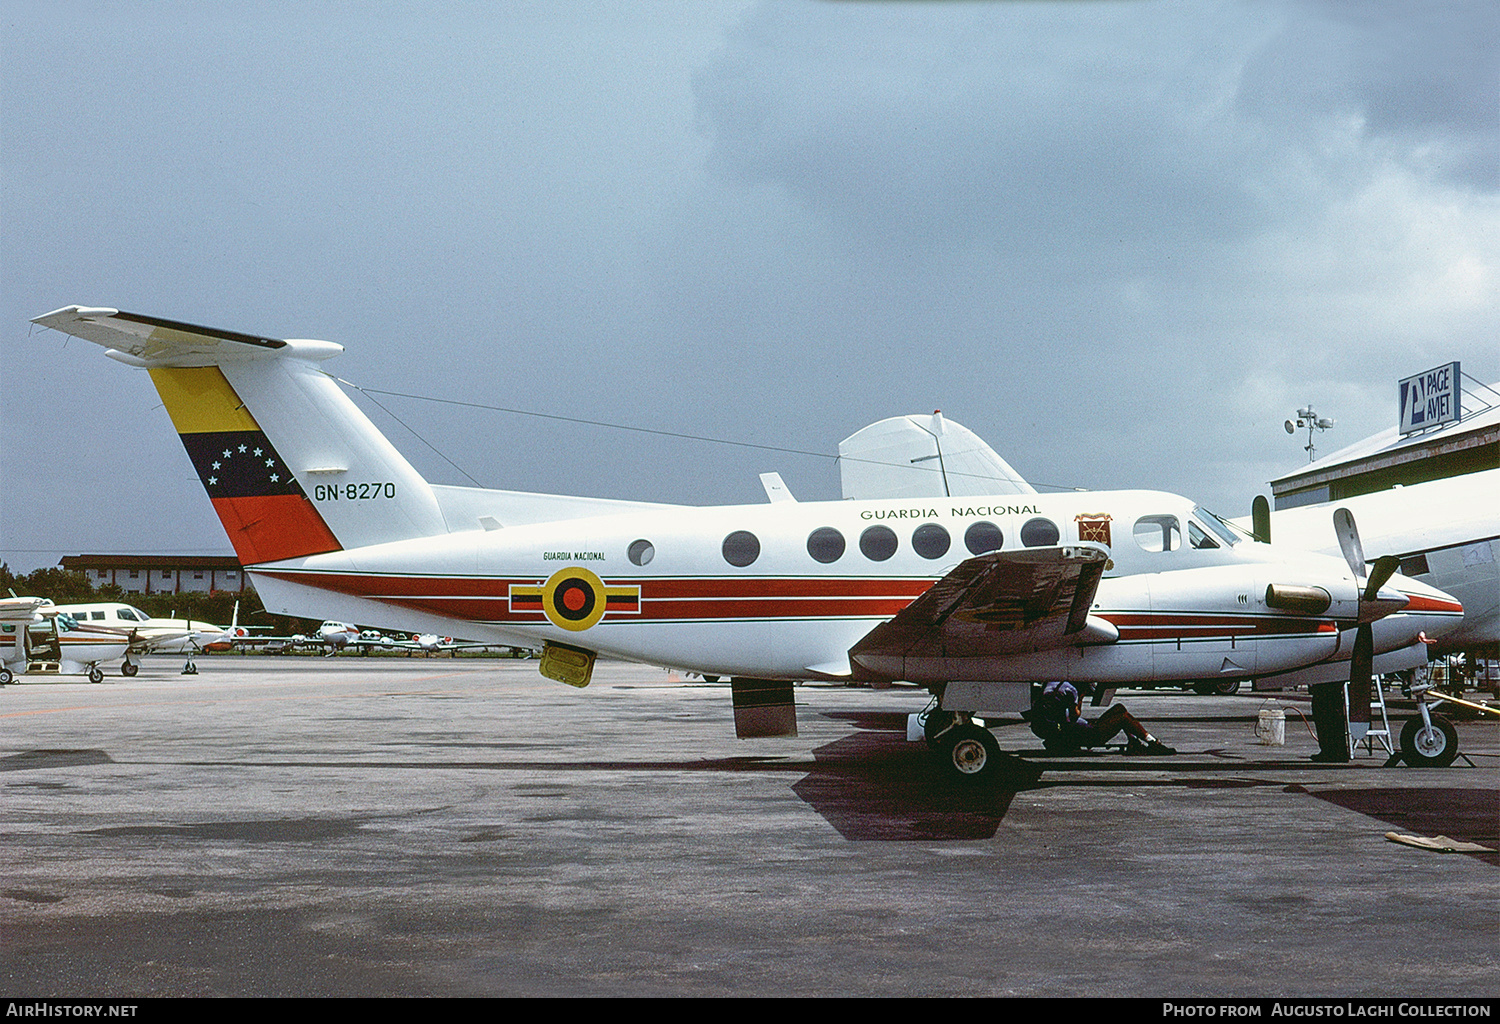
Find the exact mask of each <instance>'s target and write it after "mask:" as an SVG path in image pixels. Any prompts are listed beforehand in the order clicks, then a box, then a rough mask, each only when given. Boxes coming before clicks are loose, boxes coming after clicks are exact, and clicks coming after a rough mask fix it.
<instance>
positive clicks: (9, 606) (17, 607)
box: [0, 597, 52, 622]
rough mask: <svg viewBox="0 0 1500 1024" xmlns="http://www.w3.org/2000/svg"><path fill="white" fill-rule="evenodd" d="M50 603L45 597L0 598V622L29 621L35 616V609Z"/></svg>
mask: <svg viewBox="0 0 1500 1024" xmlns="http://www.w3.org/2000/svg"><path fill="white" fill-rule="evenodd" d="M51 603H52V602H51V601H49V600H47V599H46V598H45V597H6V598H0V622H31V621H32V620H33V619H35V618H36V613H37V609H39V608H45V607H46V606H47V605H50V604H51Z"/></svg>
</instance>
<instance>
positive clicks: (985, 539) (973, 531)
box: [964, 523, 1005, 555]
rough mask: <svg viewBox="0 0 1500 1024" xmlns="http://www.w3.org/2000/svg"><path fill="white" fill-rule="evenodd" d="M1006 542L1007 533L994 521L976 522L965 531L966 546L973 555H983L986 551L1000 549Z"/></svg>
mask: <svg viewBox="0 0 1500 1024" xmlns="http://www.w3.org/2000/svg"><path fill="white" fill-rule="evenodd" d="M1004 544H1005V535H1004V534H1002V533H1001V532H1000V527H998V526H996V525H995V524H994V523H974V524H973V525H971V526H970V527H969V528H968V529H967V530H965V531H964V547H966V548H968V549H969V554H971V555H982V554H984V553H985V552H986V551H999V550H1000V548H1001V547H1003V546H1004Z"/></svg>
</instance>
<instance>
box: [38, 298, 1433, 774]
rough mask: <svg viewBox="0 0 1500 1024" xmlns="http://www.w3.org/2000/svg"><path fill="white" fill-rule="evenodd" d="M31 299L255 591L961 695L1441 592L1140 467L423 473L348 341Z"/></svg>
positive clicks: (1236, 652) (591, 644)
mask: <svg viewBox="0 0 1500 1024" xmlns="http://www.w3.org/2000/svg"><path fill="white" fill-rule="evenodd" d="M36 322H37V323H40V324H43V325H44V326H48V327H54V328H56V329H58V330H62V331H65V332H67V333H69V334H73V335H76V336H78V337H82V338H85V339H87V340H89V341H93V342H95V343H97V344H100V345H102V346H104V347H105V348H106V349H108V350H109V351H108V354H109V355H110V356H111V357H112V358H114V359H116V360H118V361H120V362H123V363H126V364H127V365H131V366H136V367H141V368H145V369H147V370H148V371H149V372H150V374H151V377H152V380H153V382H154V383H155V385H156V387H157V390H158V392H159V393H160V395H161V396H162V399H163V402H164V404H165V406H166V408H167V411H168V413H169V414H170V415H171V417H172V420H173V423H174V424H175V425H176V427H177V429H178V433H179V436H180V437H181V438H182V441H183V445H184V447H185V449H186V451H187V453H188V456H189V458H190V460H191V461H192V463H193V466H194V469H195V470H196V471H197V473H198V474H199V476H200V479H201V480H202V482H203V485H204V488H205V490H206V491H207V493H208V495H209V497H210V499H211V500H212V502H213V504H214V507H215V509H216V511H217V512H218V514H219V516H220V519H221V521H222V522H223V524H224V527H225V530H226V533H227V534H228V536H229V538H230V540H231V542H232V543H233V545H234V547H235V550H236V553H237V554H238V556H239V558H240V561H241V562H242V563H243V564H244V565H245V566H246V567H247V569H248V570H249V571H250V572H251V574H252V577H253V579H254V581H255V585H256V588H257V590H258V591H259V592H260V595H261V597H262V599H263V601H264V603H265V606H266V608H267V610H269V611H275V612H281V613H284V614H291V615H298V616H308V617H313V616H316V617H323V616H327V615H336V616H338V617H339V618H341V619H344V620H347V621H349V622H366V623H379V624H381V625H382V626H390V627H395V628H401V629H405V630H409V631H412V632H419V633H427V632H430V633H437V634H441V635H452V636H463V637H466V638H468V639H471V640H475V641H492V642H494V643H497V644H503V645H507V646H515V647H533V648H535V647H547V648H549V649H551V650H554V651H558V650H565V649H567V648H572V649H573V650H574V651H575V652H577V653H580V654H582V655H592V654H603V655H609V656H613V657H618V658H624V659H629V660H634V661H639V662H645V663H649V664H655V665H663V666H670V667H674V668H680V669H685V670H690V671H697V672H700V673H703V674H705V675H718V676H725V675H727V676H730V677H732V678H734V679H736V680H751V681H753V680H772V681H787V680H807V679H829V678H834V679H856V680H864V681H868V682H870V683H873V684H875V685H885V684H889V683H892V682H897V681H905V682H910V683H915V684H918V685H921V686H924V687H928V688H930V689H931V690H932V691H933V692H934V693H935V694H938V695H940V696H941V699H942V703H943V706H944V708H946V709H950V710H954V711H956V712H959V713H961V714H968V713H970V712H975V711H980V710H1010V709H1014V708H1024V707H1025V706H1026V705H1027V703H1028V702H1029V687H1030V684H1031V683H1033V682H1039V681H1045V680H1053V679H1067V680H1073V681H1086V682H1100V683H1105V684H1112V685H1117V684H1128V683H1131V682H1156V681H1172V680H1198V679H1222V678H1233V679H1244V678H1260V677H1274V676H1276V675H1278V674H1280V673H1285V672H1290V671H1293V670H1297V669H1299V668H1304V667H1306V666H1310V665H1322V666H1330V667H1332V666H1338V665H1339V664H1340V663H1342V664H1343V665H1344V669H1342V671H1345V672H1347V670H1348V665H1349V662H1350V657H1351V648H1352V647H1353V646H1354V637H1355V635H1356V633H1357V632H1358V633H1359V635H1363V636H1370V637H1371V638H1372V640H1373V646H1374V650H1375V654H1376V659H1375V665H1376V667H1377V669H1379V670H1382V671H1383V670H1387V669H1388V667H1389V666H1388V665H1386V664H1382V662H1381V658H1385V659H1386V661H1387V662H1390V661H1391V660H1392V659H1394V660H1397V661H1402V660H1404V661H1407V662H1410V661H1412V659H1416V658H1420V659H1421V660H1424V661H1425V648H1424V645H1423V644H1422V641H1421V639H1420V637H1421V636H1422V634H1423V633H1426V635H1427V636H1429V637H1431V636H1433V635H1435V634H1440V633H1442V632H1443V631H1445V630H1447V629H1451V628H1452V627H1453V626H1455V625H1456V624H1457V622H1458V621H1459V619H1460V617H1461V615H1462V608H1461V606H1460V605H1459V603H1458V602H1456V601H1454V600H1453V599H1452V598H1451V597H1449V596H1448V595H1447V594H1444V593H1443V592H1441V591H1439V590H1437V589H1435V588H1433V587H1430V586H1427V585H1426V584H1423V583H1421V582H1419V581H1416V580H1412V579H1408V578H1405V577H1402V576H1399V575H1395V576H1391V577H1389V578H1388V579H1387V578H1386V577H1385V575H1384V573H1383V572H1379V573H1377V572H1373V571H1370V572H1367V571H1366V569H1365V567H1364V566H1363V564H1362V562H1359V563H1357V562H1356V561H1355V560H1352V559H1340V558H1331V557H1329V556H1326V555H1320V554H1314V553H1306V552H1301V551H1296V550H1292V549H1288V548H1285V547H1283V546H1281V545H1277V546H1276V547H1271V546H1268V545H1262V544H1258V543H1254V542H1251V541H1249V540H1248V539H1242V538H1240V537H1237V536H1236V535H1235V534H1234V532H1233V531H1232V530H1231V529H1230V528H1229V527H1228V526H1226V525H1224V524H1223V523H1222V522H1221V521H1220V520H1218V519H1217V518H1216V517H1212V516H1210V515H1208V514H1207V513H1205V512H1203V511H1201V510H1198V509H1196V508H1195V506H1194V505H1193V503H1192V502H1191V501H1189V500H1188V499H1186V498H1182V497H1179V496H1176V495H1172V494H1164V493H1160V492H1154V491H1118V492H1094V493H1076V492H1066V493H1061V494H1036V493H1007V494H1002V495H997V496H995V497H991V498H985V497H974V496H965V497H962V498H945V499H935V498H901V499H869V500H850V501H839V502H796V501H793V500H788V499H789V498H790V495H786V494H783V493H780V491H779V490H778V491H777V493H776V494H775V495H774V496H775V497H777V498H778V499H779V500H774V501H772V502H769V503H767V504H764V505H737V506H728V507H717V508H697V507H686V506H678V505H652V504H646V503H636V502H625V501H611V500H603V499H590V498H574V497H566V496H557V495H539V494H527V493H524V492H512V491H490V490H483V489H477V488H456V487H447V486H442V485H434V484H430V483H428V482H427V481H426V480H424V479H423V478H422V477H421V476H420V475H419V474H418V473H417V472H416V471H415V469H414V468H413V467H412V466H411V465H410V463H408V462H407V461H406V460H405V459H404V458H403V457H402V456H401V455H400V454H399V452H397V451H396V449H395V448H394V447H393V446H392V445H391V444H390V442H389V441H387V440H386V438H385V437H384V436H383V435H381V434H380V432H379V431H378V430H376V428H375V427H374V425H373V424H372V423H370V421H369V419H368V418H367V417H365V415H364V414H363V413H362V412H361V411H360V410H359V409H358V408H357V407H356V406H355V405H354V403H353V402H352V401H350V400H349V398H348V396H347V395H345V394H344V393H343V391H341V390H340V388H339V387H338V385H337V383H336V382H335V379H334V378H332V377H331V376H330V375H328V374H327V373H326V372H324V371H323V370H322V369H321V364H322V363H323V362H324V361H326V360H327V359H329V358H331V357H332V356H335V355H337V354H338V353H339V352H341V351H342V347H341V346H338V345H335V344H331V343H329V342H322V341H300V340H292V341H281V340H277V339H269V338H260V337H257V336H253V335H245V334H241V333H238V332H230V331H222V330H218V329H212V328H203V327H197V326H194V325H191V324H183V323H178V322H174V321H165V320H160V319H158V318H153V317H147V316H142V315H139V314H131V313H122V312H120V311H118V310H113V309H91V308H84V307H68V308H66V309H61V310H56V311H54V312H53V313H49V314H46V315H44V316H41V317H38V318H37V319H36ZM782 490H784V489H782ZM1374 553H1375V554H1385V552H1374ZM1356 564H1358V566H1359V571H1358V572H1356V571H1355V569H1354V568H1353V567H1354V566H1355V565H1356ZM1374 577H1379V578H1378V579H1377V580H1376V582H1375V583H1374V584H1370V583H1369V580H1370V579H1371V578H1374ZM1380 580H1385V582H1384V583H1383V584H1382V583H1381V582H1380ZM1376 591H1378V593H1376ZM1372 623H1373V628H1370V629H1365V628H1364V627H1365V626H1370V624H1372ZM589 664H590V665H591V662H590V663H589ZM543 670H544V671H547V659H546V658H545V657H544V659H543ZM557 678H564V674H559V675H558V676H557ZM586 680H587V675H586V673H585V674H584V675H583V676H582V677H581V679H580V681H579V684H580V685H581V684H582V682H586ZM567 681H572V680H567ZM736 699H737V701H738V699H739V693H738V692H737V694H736ZM786 702H787V703H788V704H789V703H790V697H789V691H788V694H787V696H786ZM736 710H737V712H738V710H739V704H738V703H737V705H736ZM970 735H971V739H972V743H971V744H970V746H971V747H972V745H973V743H979V742H983V743H985V744H990V743H993V738H992V737H988V736H985V737H983V738H982V739H976V738H973V735H972V733H971V734H970ZM959 770H960V771H966V770H967V769H963V768H960V769H959Z"/></svg>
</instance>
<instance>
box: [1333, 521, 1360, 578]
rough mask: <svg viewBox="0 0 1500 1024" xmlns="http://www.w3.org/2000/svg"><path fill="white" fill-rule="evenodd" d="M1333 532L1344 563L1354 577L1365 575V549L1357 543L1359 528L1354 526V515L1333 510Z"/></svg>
mask: <svg viewBox="0 0 1500 1024" xmlns="http://www.w3.org/2000/svg"><path fill="white" fill-rule="evenodd" d="M1333 532H1334V534H1335V536H1337V537H1338V539H1339V550H1340V551H1342V552H1343V553H1344V561H1346V562H1348V563H1349V568H1350V569H1351V570H1352V571H1353V572H1354V575H1355V576H1356V577H1361V576H1364V575H1365V549H1364V546H1363V545H1361V544H1360V542H1359V527H1357V526H1355V525H1354V513H1352V512H1350V511H1349V510H1348V509H1347V508H1340V509H1334V512H1333Z"/></svg>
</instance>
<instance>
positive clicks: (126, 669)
mask: <svg viewBox="0 0 1500 1024" xmlns="http://www.w3.org/2000/svg"><path fill="white" fill-rule="evenodd" d="M140 670H141V667H140V666H139V665H133V664H131V663H130V662H128V661H127V662H124V663H123V664H121V665H120V675H122V676H133V675H135V674H136V673H137V672H139V671H140Z"/></svg>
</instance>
